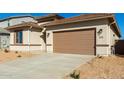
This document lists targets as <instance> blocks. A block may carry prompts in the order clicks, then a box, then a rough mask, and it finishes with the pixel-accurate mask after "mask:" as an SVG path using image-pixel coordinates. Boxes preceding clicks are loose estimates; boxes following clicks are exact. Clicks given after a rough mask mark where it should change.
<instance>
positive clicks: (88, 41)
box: [0, 14, 121, 55]
mask: <svg viewBox="0 0 124 93" xmlns="http://www.w3.org/2000/svg"><path fill="white" fill-rule="evenodd" d="M21 18H22V19H24V22H23V21H22V19H20V18H19V17H17V20H18V21H19V23H18V22H17V21H16V18H14V19H13V18H10V19H9V22H10V23H9V25H8V26H6V27H5V26H4V27H5V28H6V29H7V30H9V31H10V33H11V34H10V50H14V51H33V50H35V51H36V50H38V51H39V50H40V51H46V52H51V53H53V52H54V53H67V54H83V55H111V53H112V47H113V46H114V44H115V40H118V39H119V38H120V36H121V35H120V31H119V28H118V26H117V23H116V20H115V18H114V15H113V14H82V15H80V16H76V17H71V18H64V17H62V16H59V15H57V14H50V15H48V16H42V17H31V16H28V17H27V16H26V19H25V17H21ZM28 18H29V19H30V20H29V19H28ZM27 19H28V21H26V20H27ZM6 20H7V19H6ZM12 20H15V21H14V22H15V23H16V22H17V23H16V24H14V23H13V22H12ZM4 21H5V20H4ZM1 22H3V21H1ZM1 22H0V26H2V25H3V24H4V23H1ZM1 24H2V25H1ZM13 24H14V25H13Z"/></svg>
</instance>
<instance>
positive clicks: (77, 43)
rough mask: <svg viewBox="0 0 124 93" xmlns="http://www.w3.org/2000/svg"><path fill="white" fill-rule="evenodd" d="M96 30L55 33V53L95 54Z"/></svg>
mask: <svg viewBox="0 0 124 93" xmlns="http://www.w3.org/2000/svg"><path fill="white" fill-rule="evenodd" d="M94 47H95V30H94V29H88V30H80V31H65V32H54V34H53V51H54V52H59V53H71V54H95V48H94Z"/></svg>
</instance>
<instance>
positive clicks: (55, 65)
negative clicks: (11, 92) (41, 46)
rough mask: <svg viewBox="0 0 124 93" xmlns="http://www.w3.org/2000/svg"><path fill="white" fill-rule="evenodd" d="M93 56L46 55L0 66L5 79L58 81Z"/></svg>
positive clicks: (1, 75)
mask: <svg viewBox="0 0 124 93" xmlns="http://www.w3.org/2000/svg"><path fill="white" fill-rule="evenodd" d="M92 58H93V56H86V55H71V54H49V53H44V54H41V55H38V56H35V57H32V58H20V59H17V60H14V61H10V62H5V63H1V64H0V78H3V79H57V78H62V77H63V76H64V75H65V74H67V73H69V72H70V71H72V70H73V69H74V68H76V67H77V66H79V65H80V64H82V63H85V62H87V61H89V60H91V59H92Z"/></svg>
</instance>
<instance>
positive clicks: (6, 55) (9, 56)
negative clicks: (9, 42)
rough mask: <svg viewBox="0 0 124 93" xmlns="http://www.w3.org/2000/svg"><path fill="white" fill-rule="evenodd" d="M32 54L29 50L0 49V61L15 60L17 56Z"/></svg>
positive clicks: (30, 55) (29, 55)
mask: <svg viewBox="0 0 124 93" xmlns="http://www.w3.org/2000/svg"><path fill="white" fill-rule="evenodd" d="M33 55H34V54H32V53H30V52H14V51H9V52H5V51H0V63H2V62H5V61H11V60H15V59H17V58H24V57H32V56H33Z"/></svg>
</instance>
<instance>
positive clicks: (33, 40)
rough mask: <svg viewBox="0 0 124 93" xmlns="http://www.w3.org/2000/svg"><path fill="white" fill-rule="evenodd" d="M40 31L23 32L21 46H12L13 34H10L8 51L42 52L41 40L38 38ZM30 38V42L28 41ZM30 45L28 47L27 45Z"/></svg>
mask: <svg viewBox="0 0 124 93" xmlns="http://www.w3.org/2000/svg"><path fill="white" fill-rule="evenodd" d="M40 33H41V31H40V30H37V29H32V30H23V45H22V46H21V45H13V44H14V32H11V33H10V44H11V46H10V50H13V51H29V50H30V51H34V50H41V51H44V50H43V48H44V47H43V44H44V42H43V39H42V38H41V37H40ZM29 38H30V40H29ZM29 43H30V44H31V45H30V47H29V46H28V44H29Z"/></svg>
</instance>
